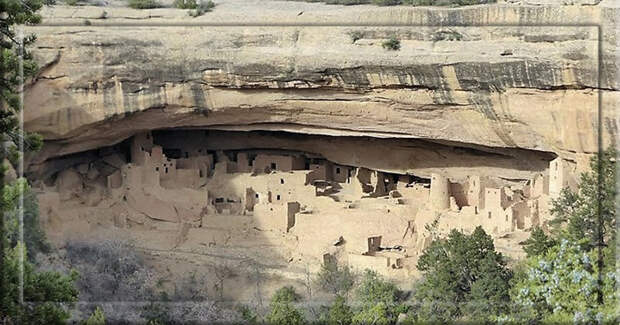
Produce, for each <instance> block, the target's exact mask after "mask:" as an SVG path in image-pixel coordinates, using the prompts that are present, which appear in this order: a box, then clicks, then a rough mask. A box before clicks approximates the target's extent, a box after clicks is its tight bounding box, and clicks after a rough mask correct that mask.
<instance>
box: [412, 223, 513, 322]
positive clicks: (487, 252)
mask: <svg viewBox="0 0 620 325" xmlns="http://www.w3.org/2000/svg"><path fill="white" fill-rule="evenodd" d="M417 266H418V270H420V271H422V272H423V274H424V278H423V279H422V280H421V281H420V283H418V285H417V286H416V297H417V299H418V302H419V303H420V308H419V311H418V318H419V319H420V320H422V321H439V322H446V321H450V320H457V319H467V320H475V321H478V322H479V321H484V320H490V319H492V318H493V317H494V316H495V315H498V314H499V313H501V312H503V310H505V309H506V308H507V306H508V303H509V299H510V298H509V295H508V290H509V280H510V279H511V277H512V272H511V271H510V270H509V269H508V268H507V267H506V263H505V261H504V257H503V256H502V254H501V253H498V252H496V251H495V246H494V244H493V238H491V236H490V235H488V234H487V233H486V232H485V231H484V230H483V229H482V228H481V227H477V228H476V229H475V230H474V232H473V233H472V234H471V235H467V234H464V233H462V232H460V231H457V230H452V232H451V233H450V234H449V235H448V237H447V238H446V239H438V240H435V241H433V242H432V243H431V245H430V246H429V247H428V248H427V249H426V250H424V253H423V254H422V256H420V259H419V260H418V265H417Z"/></svg>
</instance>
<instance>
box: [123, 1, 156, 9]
mask: <svg viewBox="0 0 620 325" xmlns="http://www.w3.org/2000/svg"><path fill="white" fill-rule="evenodd" d="M128 4H129V7H130V8H133V9H153V8H159V7H161V5H160V4H159V2H157V0H129V3H128Z"/></svg>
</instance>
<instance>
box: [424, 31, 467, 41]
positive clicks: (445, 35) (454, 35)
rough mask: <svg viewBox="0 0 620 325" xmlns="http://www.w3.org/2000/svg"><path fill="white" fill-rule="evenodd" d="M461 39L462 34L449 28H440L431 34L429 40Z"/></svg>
mask: <svg viewBox="0 0 620 325" xmlns="http://www.w3.org/2000/svg"><path fill="white" fill-rule="evenodd" d="M461 39H463V35H461V34H460V33H459V32H455V31H451V30H447V31H446V30H441V31H438V32H435V33H433V35H432V36H431V40H432V41H433V42H437V41H460V40H461Z"/></svg>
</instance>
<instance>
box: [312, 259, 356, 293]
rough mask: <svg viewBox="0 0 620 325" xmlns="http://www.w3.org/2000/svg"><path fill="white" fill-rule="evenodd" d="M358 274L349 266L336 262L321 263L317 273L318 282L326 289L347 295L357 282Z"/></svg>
mask: <svg viewBox="0 0 620 325" xmlns="http://www.w3.org/2000/svg"><path fill="white" fill-rule="evenodd" d="M355 279H356V275H355V274H354V273H353V272H351V270H350V269H349V267H348V266H346V265H345V266H340V265H338V263H336V262H326V263H323V264H322V265H321V270H320V271H319V273H318V274H317V278H316V280H315V281H316V284H317V285H318V286H319V287H321V288H322V289H323V290H324V291H327V292H329V293H332V294H335V295H341V296H346V295H347V294H348V293H349V291H350V290H351V288H353V285H354V284H355Z"/></svg>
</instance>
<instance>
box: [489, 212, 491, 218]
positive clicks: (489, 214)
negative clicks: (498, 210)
mask: <svg viewBox="0 0 620 325" xmlns="http://www.w3.org/2000/svg"><path fill="white" fill-rule="evenodd" d="M489 219H491V211H489Z"/></svg>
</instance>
